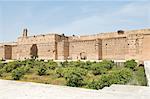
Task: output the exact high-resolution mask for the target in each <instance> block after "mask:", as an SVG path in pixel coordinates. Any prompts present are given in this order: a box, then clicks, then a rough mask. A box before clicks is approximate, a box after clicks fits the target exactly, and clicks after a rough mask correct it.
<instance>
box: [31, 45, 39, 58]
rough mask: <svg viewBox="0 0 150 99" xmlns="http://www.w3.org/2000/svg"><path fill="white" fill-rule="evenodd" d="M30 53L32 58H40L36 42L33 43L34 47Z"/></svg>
mask: <svg viewBox="0 0 150 99" xmlns="http://www.w3.org/2000/svg"><path fill="white" fill-rule="evenodd" d="M30 55H31V58H33V59H36V58H38V48H37V45H36V44H33V45H32V47H31V48H30Z"/></svg>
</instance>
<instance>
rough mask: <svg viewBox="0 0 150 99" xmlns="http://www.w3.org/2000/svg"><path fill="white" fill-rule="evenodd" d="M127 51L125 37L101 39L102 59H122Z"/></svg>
mask: <svg viewBox="0 0 150 99" xmlns="http://www.w3.org/2000/svg"><path fill="white" fill-rule="evenodd" d="M126 53H127V43H126V38H125V37H123V38H108V39H103V40H102V59H113V60H124V59H125V55H126Z"/></svg>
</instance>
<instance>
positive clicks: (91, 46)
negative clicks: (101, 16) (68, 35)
mask: <svg viewBox="0 0 150 99" xmlns="http://www.w3.org/2000/svg"><path fill="white" fill-rule="evenodd" d="M96 44H97V42H96V40H84V41H72V42H70V43H69V58H71V59H81V58H82V57H84V56H86V58H87V59H91V60H94V59H98V56H97V55H98V53H97V46H96Z"/></svg>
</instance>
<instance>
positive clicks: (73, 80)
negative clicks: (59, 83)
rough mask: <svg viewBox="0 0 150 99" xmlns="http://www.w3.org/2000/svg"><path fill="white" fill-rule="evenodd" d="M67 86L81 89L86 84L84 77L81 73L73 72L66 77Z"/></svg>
mask: <svg viewBox="0 0 150 99" xmlns="http://www.w3.org/2000/svg"><path fill="white" fill-rule="evenodd" d="M66 80H67V86H71V87H81V86H82V85H83V84H84V81H83V76H82V75H81V74H80V73H77V72H72V73H71V74H70V75H68V76H67V77H66Z"/></svg>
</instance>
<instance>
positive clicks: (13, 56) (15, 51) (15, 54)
mask: <svg viewBox="0 0 150 99" xmlns="http://www.w3.org/2000/svg"><path fill="white" fill-rule="evenodd" d="M17 53H18V47H17V45H12V59H17Z"/></svg>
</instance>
